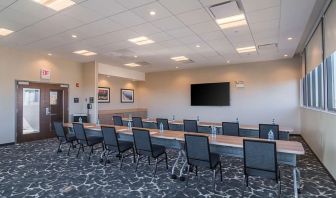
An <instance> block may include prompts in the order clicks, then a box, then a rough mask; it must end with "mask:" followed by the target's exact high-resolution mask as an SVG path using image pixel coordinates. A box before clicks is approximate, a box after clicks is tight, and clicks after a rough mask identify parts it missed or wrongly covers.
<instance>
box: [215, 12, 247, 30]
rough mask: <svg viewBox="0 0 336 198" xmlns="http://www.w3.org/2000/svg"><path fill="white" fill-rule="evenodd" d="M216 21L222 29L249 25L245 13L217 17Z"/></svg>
mask: <svg viewBox="0 0 336 198" xmlns="http://www.w3.org/2000/svg"><path fill="white" fill-rule="evenodd" d="M216 23H217V24H218V25H219V27H220V28H222V29H227V28H234V27H239V26H243V25H247V21H246V19H245V15H244V14H239V15H234V16H230V17H225V18H221V19H216Z"/></svg>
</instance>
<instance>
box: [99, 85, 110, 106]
mask: <svg viewBox="0 0 336 198" xmlns="http://www.w3.org/2000/svg"><path fill="white" fill-rule="evenodd" d="M98 103H110V88H109V87H98Z"/></svg>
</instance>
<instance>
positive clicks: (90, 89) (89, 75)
mask: <svg viewBox="0 0 336 198" xmlns="http://www.w3.org/2000/svg"><path fill="white" fill-rule="evenodd" d="M83 78H84V81H83V87H84V89H83V98H84V102H85V103H86V104H88V103H90V97H94V103H91V105H92V109H90V110H87V113H88V117H89V122H92V123H95V122H96V120H97V115H98V101H97V99H98V97H97V96H98V95H97V94H98V92H97V91H98V90H97V84H98V67H97V65H96V62H94V61H93V62H89V63H84V64H83Z"/></svg>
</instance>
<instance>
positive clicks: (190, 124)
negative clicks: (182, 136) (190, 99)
mask: <svg viewBox="0 0 336 198" xmlns="http://www.w3.org/2000/svg"><path fill="white" fill-rule="evenodd" d="M183 127H184V131H185V132H195V133H197V132H198V126H197V120H183Z"/></svg>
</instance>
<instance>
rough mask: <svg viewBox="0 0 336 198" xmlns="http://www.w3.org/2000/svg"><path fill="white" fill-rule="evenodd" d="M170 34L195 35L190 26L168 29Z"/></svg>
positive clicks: (174, 35)
mask: <svg viewBox="0 0 336 198" xmlns="http://www.w3.org/2000/svg"><path fill="white" fill-rule="evenodd" d="M166 32H167V33H168V34H169V35H171V36H172V37H175V38H181V37H185V36H189V35H193V34H194V33H193V32H192V31H191V30H189V29H188V28H185V27H184V28H178V29H173V30H167V31H166Z"/></svg>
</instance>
